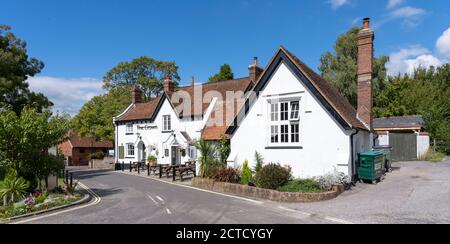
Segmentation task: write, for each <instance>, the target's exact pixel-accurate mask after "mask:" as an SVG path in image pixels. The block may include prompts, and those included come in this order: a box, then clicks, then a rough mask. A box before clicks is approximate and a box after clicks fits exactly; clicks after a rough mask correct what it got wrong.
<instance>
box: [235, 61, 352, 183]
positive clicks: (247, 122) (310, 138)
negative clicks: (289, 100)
mask: <svg viewBox="0 0 450 244" xmlns="http://www.w3.org/2000/svg"><path fill="white" fill-rule="evenodd" d="M287 93H288V94H291V95H287V96H294V97H297V96H301V101H300V141H301V143H300V146H301V147H303V149H266V147H267V146H268V140H269V128H268V126H269V125H268V120H269V118H268V111H269V109H268V102H267V99H268V96H276V95H277V94H287ZM271 98H272V97H271ZM350 134H351V132H350V131H345V130H344V129H343V128H341V126H340V125H339V124H338V123H337V122H336V121H335V120H334V118H333V117H332V116H330V115H329V114H328V112H327V111H326V110H325V109H324V108H323V107H322V105H321V104H320V103H319V102H318V101H317V100H316V98H315V97H313V96H312V95H311V94H310V93H309V91H308V90H307V89H306V88H305V87H304V86H303V84H302V83H301V82H299V80H298V79H297V78H296V77H295V76H294V74H293V73H292V72H291V71H290V70H289V68H288V67H287V66H286V65H284V64H281V65H280V66H279V67H278V69H277V71H276V72H275V73H274V75H273V77H272V78H271V80H270V81H269V82H268V84H267V85H266V87H265V88H264V90H263V92H262V94H261V95H260V97H259V99H258V100H257V101H256V102H255V104H254V105H253V106H252V108H251V110H250V111H249V114H248V115H247V117H246V118H245V119H244V120H243V122H242V123H241V124H240V127H239V128H238V129H237V130H236V132H235V134H234V135H233V136H232V138H231V155H230V158H229V161H230V163H229V165H230V166H235V167H240V166H241V165H242V164H243V162H244V161H245V160H249V163H250V164H251V167H253V166H254V165H255V160H254V155H255V151H258V152H259V153H261V154H262V156H263V157H264V159H265V162H274V163H280V164H282V165H289V166H291V167H292V170H293V175H294V176H295V177H298V178H306V177H314V176H320V175H323V174H325V173H328V172H330V171H333V170H334V168H337V169H338V170H339V171H341V172H344V173H346V174H350V172H351V169H350V167H349V163H350V161H351V153H350V137H349V135H350Z"/></svg>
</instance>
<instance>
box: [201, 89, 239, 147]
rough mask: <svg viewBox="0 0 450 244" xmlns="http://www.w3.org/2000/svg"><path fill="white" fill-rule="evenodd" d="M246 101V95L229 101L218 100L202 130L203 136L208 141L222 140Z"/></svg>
mask: <svg viewBox="0 0 450 244" xmlns="http://www.w3.org/2000/svg"><path fill="white" fill-rule="evenodd" d="M244 103H245V99H244V97H242V98H240V99H233V100H227V101H223V100H222V101H217V102H216V104H215V106H214V109H213V112H212V114H211V116H210V118H209V120H208V121H207V123H206V125H205V128H204V129H203V131H202V138H203V139H205V140H208V141H214V140H220V139H221V137H222V136H227V135H226V131H227V129H228V127H229V125H230V124H231V123H232V122H233V121H234V118H235V117H236V115H237V113H238V112H239V110H240V109H241V107H242V105H243V104H244Z"/></svg>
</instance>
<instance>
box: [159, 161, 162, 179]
mask: <svg viewBox="0 0 450 244" xmlns="http://www.w3.org/2000/svg"><path fill="white" fill-rule="evenodd" d="M159 178H160V179H161V178H162V165H161V164H160V165H159Z"/></svg>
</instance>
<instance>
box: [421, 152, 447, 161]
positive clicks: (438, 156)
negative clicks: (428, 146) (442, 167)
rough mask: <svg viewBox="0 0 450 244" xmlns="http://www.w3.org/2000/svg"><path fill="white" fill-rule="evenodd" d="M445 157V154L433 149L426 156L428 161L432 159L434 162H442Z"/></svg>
mask: <svg viewBox="0 0 450 244" xmlns="http://www.w3.org/2000/svg"><path fill="white" fill-rule="evenodd" d="M444 158H445V154H444V153H441V152H435V151H433V150H429V151H428V153H427V155H426V156H425V160H426V161H430V162H432V163H439V162H442V161H443V160H444Z"/></svg>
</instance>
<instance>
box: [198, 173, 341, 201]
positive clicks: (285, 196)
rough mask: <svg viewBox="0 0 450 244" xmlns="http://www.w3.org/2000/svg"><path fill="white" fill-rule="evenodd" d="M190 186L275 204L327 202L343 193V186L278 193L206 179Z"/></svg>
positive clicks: (199, 179)
mask: <svg viewBox="0 0 450 244" xmlns="http://www.w3.org/2000/svg"><path fill="white" fill-rule="evenodd" d="M192 186H194V187H198V188H201V189H205V190H210V191H215V192H221V193H229V194H233V195H238V196H243V197H251V198H261V199H266V200H271V201H277V202H319V201H327V200H331V199H333V198H336V197H337V196H339V195H340V194H341V193H342V192H344V187H343V186H334V187H333V189H332V190H331V191H327V192H317V193H308V192H280V191H276V190H269V189H263V188H258V187H253V186H247V185H240V184H232V183H224V182H216V181H214V180H211V179H207V178H194V179H193V181H192Z"/></svg>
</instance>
